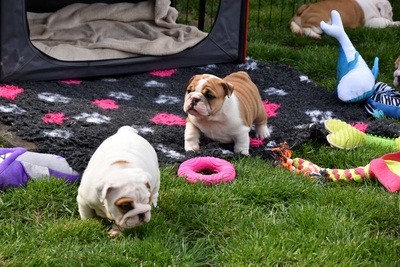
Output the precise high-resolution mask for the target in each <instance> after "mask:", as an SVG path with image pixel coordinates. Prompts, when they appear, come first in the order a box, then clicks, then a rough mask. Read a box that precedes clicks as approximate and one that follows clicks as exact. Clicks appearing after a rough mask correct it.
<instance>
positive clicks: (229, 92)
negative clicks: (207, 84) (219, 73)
mask: <svg viewBox="0 0 400 267" xmlns="http://www.w3.org/2000/svg"><path fill="white" fill-rule="evenodd" d="M222 87H223V88H224V91H225V94H226V95H227V96H228V97H230V96H231V95H232V93H233V88H234V86H233V84H231V83H228V82H222Z"/></svg>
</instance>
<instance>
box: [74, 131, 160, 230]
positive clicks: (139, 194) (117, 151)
mask: <svg viewBox="0 0 400 267" xmlns="http://www.w3.org/2000/svg"><path fill="white" fill-rule="evenodd" d="M159 188H160V171H159V165H158V159H157V154H156V152H155V150H154V148H153V147H152V146H151V145H150V143H149V142H147V140H145V139H144V138H143V137H141V136H139V135H138V132H137V131H136V130H135V129H134V128H132V127H130V126H123V127H121V128H120V129H119V130H118V131H117V133H116V134H114V135H112V136H110V137H108V138H107V139H106V140H105V141H103V143H101V144H100V146H99V147H98V148H97V150H96V151H95V152H94V154H93V155H92V157H91V158H90V160H89V163H88V166H87V168H86V170H85V171H84V173H83V175H82V180H81V183H80V185H79V188H78V196H77V202H78V207H79V214H80V217H81V219H89V218H94V217H102V218H108V219H110V220H112V221H114V225H113V227H112V229H111V230H110V231H109V232H108V234H109V236H117V235H119V234H121V233H122V231H123V230H124V229H126V228H133V227H136V226H139V225H142V224H144V223H147V222H149V221H150V218H151V209H152V206H151V205H153V206H154V207H155V206H157V199H158V191H159Z"/></svg>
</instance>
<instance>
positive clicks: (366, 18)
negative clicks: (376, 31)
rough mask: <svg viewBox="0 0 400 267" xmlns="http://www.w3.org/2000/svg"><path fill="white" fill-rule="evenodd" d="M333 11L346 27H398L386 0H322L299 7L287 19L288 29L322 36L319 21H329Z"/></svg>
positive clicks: (296, 32)
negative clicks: (290, 17) (288, 19)
mask: <svg viewBox="0 0 400 267" xmlns="http://www.w3.org/2000/svg"><path fill="white" fill-rule="evenodd" d="M332 10H336V11H338V12H339V14H340V16H341V18H342V22H343V26H344V27H345V28H361V27H368V28H385V27H391V26H400V21H393V11H392V6H391V4H390V2H389V1H388V0H323V1H317V2H314V3H307V4H303V5H302V6H300V7H299V8H298V9H297V12H296V14H295V16H294V17H293V18H292V19H291V20H290V29H291V30H292V32H293V33H295V34H299V35H305V36H310V37H312V38H314V39H321V34H322V32H323V31H322V29H321V27H320V22H321V21H324V22H325V23H327V24H330V23H331V12H332Z"/></svg>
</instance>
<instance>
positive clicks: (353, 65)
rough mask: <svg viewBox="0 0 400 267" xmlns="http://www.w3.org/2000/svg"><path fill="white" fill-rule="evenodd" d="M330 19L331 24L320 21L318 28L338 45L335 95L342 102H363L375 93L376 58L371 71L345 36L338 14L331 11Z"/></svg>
mask: <svg viewBox="0 0 400 267" xmlns="http://www.w3.org/2000/svg"><path fill="white" fill-rule="evenodd" d="M331 18H332V19H331V21H332V24H327V23H325V22H324V21H321V23H320V27H321V29H322V30H323V31H324V32H325V34H327V35H329V36H331V37H334V38H336V39H337V40H338V42H339V45H340V47H339V59H338V63H337V76H338V85H337V88H336V90H335V93H336V94H337V96H338V98H339V99H340V100H342V101H343V102H349V103H353V102H358V101H361V100H365V99H367V98H368V97H370V96H371V95H372V94H373V93H374V91H375V87H374V86H375V80H376V78H377V76H378V58H377V57H376V58H375V60H374V66H373V68H372V70H371V69H369V67H368V65H367V64H366V63H365V61H364V59H363V58H362V57H361V55H360V54H359V52H357V50H356V49H355V47H354V46H353V44H352V43H351V41H350V39H349V37H348V36H347V34H346V32H345V30H344V27H343V23H342V19H341V17H340V14H339V12H337V11H336V10H332V12H331Z"/></svg>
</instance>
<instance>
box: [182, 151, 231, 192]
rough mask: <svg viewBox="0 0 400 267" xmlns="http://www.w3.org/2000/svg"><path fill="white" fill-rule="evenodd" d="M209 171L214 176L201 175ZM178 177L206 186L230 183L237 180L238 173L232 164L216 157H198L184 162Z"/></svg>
mask: <svg viewBox="0 0 400 267" xmlns="http://www.w3.org/2000/svg"><path fill="white" fill-rule="evenodd" d="M204 170H209V171H212V172H215V173H213V174H201V173H198V172H199V171H204ZM178 176H179V177H183V178H185V179H186V180H187V181H188V182H190V183H196V182H199V181H200V182H203V183H204V184H205V185H211V184H219V183H221V182H224V183H226V182H230V181H232V180H233V179H235V176H236V171H235V168H234V167H233V165H232V164H231V163H229V162H228V161H226V160H223V159H219V158H214V157H197V158H193V159H189V160H187V161H185V162H183V163H182V164H181V165H180V166H179V169H178Z"/></svg>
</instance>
